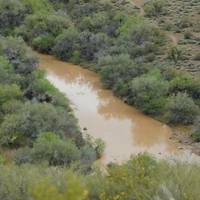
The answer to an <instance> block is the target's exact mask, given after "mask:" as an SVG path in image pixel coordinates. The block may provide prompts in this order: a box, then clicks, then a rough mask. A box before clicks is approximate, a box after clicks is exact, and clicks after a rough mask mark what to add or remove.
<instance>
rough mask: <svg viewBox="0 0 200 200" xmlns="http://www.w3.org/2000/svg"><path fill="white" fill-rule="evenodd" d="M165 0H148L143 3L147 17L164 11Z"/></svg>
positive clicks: (158, 14)
mask: <svg viewBox="0 0 200 200" xmlns="http://www.w3.org/2000/svg"><path fill="white" fill-rule="evenodd" d="M165 6H166V1H165V0H150V1H148V2H147V3H145V5H144V11H145V14H146V15H147V16H148V17H158V16H160V15H162V14H165V13H166V9H165Z"/></svg>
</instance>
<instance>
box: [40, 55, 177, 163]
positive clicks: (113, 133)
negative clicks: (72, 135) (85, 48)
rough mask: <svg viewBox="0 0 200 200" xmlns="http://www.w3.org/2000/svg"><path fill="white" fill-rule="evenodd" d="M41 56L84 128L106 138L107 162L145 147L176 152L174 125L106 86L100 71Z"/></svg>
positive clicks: (158, 152) (157, 151) (43, 66)
mask: <svg viewBox="0 0 200 200" xmlns="http://www.w3.org/2000/svg"><path fill="white" fill-rule="evenodd" d="M39 58H40V68H41V69H45V70H46V71H47V79H48V80H49V81H50V82H51V83H52V84H53V85H54V86H55V87H57V88H58V89H59V90H60V91H61V92H63V93H64V94H66V95H67V97H68V98H69V99H70V101H71V103H72V107H73V108H74V111H75V115H76V117H77V118H78V120H79V124H80V126H81V128H82V129H83V128H84V127H86V128H87V132H88V133H89V134H90V135H92V136H93V137H95V138H102V139H103V140H104V141H105V142H106V150H105V155H104V157H103V161H104V162H105V163H107V162H110V161H115V160H116V161H118V162H120V161H123V160H127V159H128V158H129V157H130V155H131V154H137V153H140V152H144V151H147V152H150V153H152V154H154V155H165V154H170V153H171V152H174V150H175V149H176V148H175V145H174V144H173V142H172V141H171V140H170V139H169V138H170V135H171V129H170V128H169V127H168V126H166V125H164V124H162V123H160V122H158V121H156V120H154V119H152V118H150V117H148V116H145V115H144V114H142V113H140V112H139V111H137V110H136V109H134V108H133V107H131V106H129V105H126V104H125V103H123V102H122V101H121V100H120V99H118V98H117V97H115V96H113V94H112V92H111V91H109V90H105V89H103V87H102V85H101V82H100V80H99V78H98V75H97V74H96V73H94V72H92V71H89V70H87V69H83V68H81V67H80V66H77V65H73V64H69V63H66V62H62V61H58V60H57V59H55V58H54V57H52V56H48V55H39Z"/></svg>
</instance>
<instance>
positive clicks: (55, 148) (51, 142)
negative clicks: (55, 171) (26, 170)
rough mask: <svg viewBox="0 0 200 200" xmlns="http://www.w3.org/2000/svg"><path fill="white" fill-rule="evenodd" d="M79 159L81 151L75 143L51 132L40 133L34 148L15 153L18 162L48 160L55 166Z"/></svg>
mask: <svg viewBox="0 0 200 200" xmlns="http://www.w3.org/2000/svg"><path fill="white" fill-rule="evenodd" d="M78 160H80V151H79V149H78V148H77V146H76V145H75V143H74V142H73V141H71V140H63V139H61V138H60V137H59V136H57V135H56V134H54V133H50V132H47V133H42V134H40V135H39V137H38V138H37V140H36V141H35V143H34V144H33V148H31V149H21V150H19V152H17V154H16V155H15V162H16V163H17V164H23V163H25V162H32V163H40V162H44V161H46V162H47V163H48V164H49V165H53V166H57V165H62V166H69V165H70V164H71V163H72V162H75V161H78Z"/></svg>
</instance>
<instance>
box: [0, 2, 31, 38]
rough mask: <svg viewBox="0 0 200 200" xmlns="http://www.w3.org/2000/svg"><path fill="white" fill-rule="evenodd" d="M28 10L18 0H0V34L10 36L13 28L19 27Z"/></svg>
mask: <svg viewBox="0 0 200 200" xmlns="http://www.w3.org/2000/svg"><path fill="white" fill-rule="evenodd" d="M27 14H28V10H27V9H26V7H25V6H24V5H23V4H22V2H21V1H19V0H7V1H5V0H0V33H1V34H4V35H7V34H10V33H11V31H12V30H13V28H14V27H16V26H19V25H20V24H21V23H22V22H23V19H24V17H25V16H26V15H27Z"/></svg>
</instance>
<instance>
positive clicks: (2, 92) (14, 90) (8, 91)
mask: <svg viewBox="0 0 200 200" xmlns="http://www.w3.org/2000/svg"><path fill="white" fill-rule="evenodd" d="M13 99H22V92H21V90H20V88H19V87H18V86H17V85H0V106H2V105H3V104H4V103H6V102H8V101H10V100H13Z"/></svg>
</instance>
